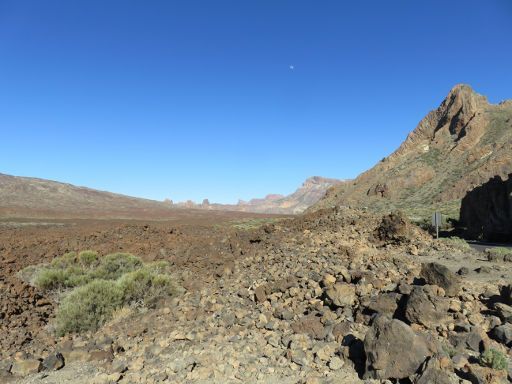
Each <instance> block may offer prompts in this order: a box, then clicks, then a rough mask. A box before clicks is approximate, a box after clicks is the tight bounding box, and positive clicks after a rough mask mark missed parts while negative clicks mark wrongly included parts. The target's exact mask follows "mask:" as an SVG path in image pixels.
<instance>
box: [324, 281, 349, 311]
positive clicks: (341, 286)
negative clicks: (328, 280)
mask: <svg viewBox="0 0 512 384" xmlns="http://www.w3.org/2000/svg"><path fill="white" fill-rule="evenodd" d="M355 300H356V288H355V286H354V285H352V284H345V283H338V284H334V285H331V286H329V287H328V288H327V289H326V290H325V301H326V303H327V304H329V305H333V306H336V307H344V306H347V305H353V304H354V302H355Z"/></svg>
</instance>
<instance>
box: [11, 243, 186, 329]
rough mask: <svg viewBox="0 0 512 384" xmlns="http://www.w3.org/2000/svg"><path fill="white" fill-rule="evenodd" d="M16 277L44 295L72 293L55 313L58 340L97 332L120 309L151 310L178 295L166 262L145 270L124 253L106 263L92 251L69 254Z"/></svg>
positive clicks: (113, 256)
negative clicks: (162, 301) (138, 307)
mask: <svg viewBox="0 0 512 384" xmlns="http://www.w3.org/2000/svg"><path fill="white" fill-rule="evenodd" d="M20 275H21V276H24V277H25V278H26V279H27V280H29V281H32V282H33V283H34V285H36V286H37V287H39V288H41V289H44V290H60V289H66V288H68V289H69V288H72V290H71V291H70V292H68V293H67V294H66V295H65V296H64V298H63V299H62V301H61V304H60V306H59V308H58V311H57V318H56V331H57V333H58V334H59V335H64V334H66V333H70V332H83V331H86V330H93V329H96V328H98V327H99V326H101V325H103V324H104V323H105V322H106V321H108V320H110V319H111V317H112V314H113V313H114V312H115V311H117V310H119V309H120V308H121V307H123V306H127V305H133V304H137V305H143V306H153V305H154V304H156V303H157V301H158V300H159V299H160V298H164V297H169V296H173V295H174V294H175V293H176V292H177V288H176V286H175V284H174V283H173V280H172V278H171V276H170V275H169V264H168V263H167V262H165V261H161V262H155V263H147V264H144V263H143V262H142V260H141V259H140V258H138V257H136V256H134V255H131V254H128V253H114V254H110V255H107V256H104V257H99V256H98V254H97V253H96V252H94V251H84V252H80V253H79V254H76V253H67V254H65V255H63V256H61V257H58V258H55V259H54V260H53V261H52V263H51V264H49V265H43V266H39V267H34V266H32V267H29V268H26V269H24V270H23V271H21V272H20Z"/></svg>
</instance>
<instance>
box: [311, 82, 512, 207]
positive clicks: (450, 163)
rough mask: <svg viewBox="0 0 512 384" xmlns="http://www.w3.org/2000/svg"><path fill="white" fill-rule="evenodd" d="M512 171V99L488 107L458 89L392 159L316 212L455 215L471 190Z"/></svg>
mask: <svg viewBox="0 0 512 384" xmlns="http://www.w3.org/2000/svg"><path fill="white" fill-rule="evenodd" d="M511 170H512V101H511V100H508V101H504V102H502V103H500V104H490V103H489V102H488V101H487V99H486V97H484V96H482V95H479V94H478V93H476V92H474V91H473V89H472V88H471V87H470V86H468V85H457V86H455V87H454V88H453V89H452V90H451V91H450V93H449V94H448V96H447V97H446V99H445V100H444V101H443V102H442V103H441V105H440V106H439V107H438V108H437V109H436V110H434V111H432V112H430V113H429V114H428V115H427V116H426V117H425V118H424V119H423V120H422V121H421V122H420V123H419V124H418V126H417V127H416V129H414V131H412V132H411V133H410V134H409V136H408V137H407V139H406V140H405V141H404V142H403V143H402V145H401V146H400V147H399V148H398V149H397V150H396V151H395V152H394V153H393V154H391V155H390V156H388V157H387V158H385V159H383V160H382V161H381V162H379V163H378V164H377V165H375V166H374V167H373V168H371V169H370V170H368V171H366V172H364V173H363V174H361V175H360V176H359V177H357V178H356V179H355V180H353V181H349V182H345V183H342V184H340V185H337V186H334V187H333V188H331V189H330V190H329V191H328V193H327V194H326V197H325V198H324V199H322V200H321V201H320V202H319V203H318V204H317V205H316V206H315V207H314V209H318V208H322V207H328V206H332V205H354V206H368V207H371V208H373V209H378V210H389V209H392V208H401V209H404V210H406V211H408V212H410V213H411V214H413V215H418V216H425V215H426V214H427V213H431V211H432V209H434V208H435V209H441V210H442V211H443V212H444V213H446V214H448V215H450V216H452V217H457V216H458V211H459V207H460V201H461V199H462V198H463V197H464V195H465V194H466V192H467V191H469V190H471V189H472V188H474V187H475V186H478V185H480V184H482V183H484V182H486V181H487V180H489V179H490V178H492V177H494V176H496V175H499V176H502V177H506V176H507V175H508V173H510V171H511Z"/></svg>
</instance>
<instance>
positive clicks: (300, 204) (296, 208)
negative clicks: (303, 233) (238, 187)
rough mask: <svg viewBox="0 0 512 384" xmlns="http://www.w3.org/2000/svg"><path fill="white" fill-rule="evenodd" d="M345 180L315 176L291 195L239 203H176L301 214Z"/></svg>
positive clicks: (270, 195)
mask: <svg viewBox="0 0 512 384" xmlns="http://www.w3.org/2000/svg"><path fill="white" fill-rule="evenodd" d="M342 182H344V180H338V179H330V178H326V177H321V176H313V177H310V178H308V179H306V181H304V183H303V184H302V185H301V186H300V187H299V188H298V189H297V190H296V191H295V192H293V193H291V194H289V195H286V196H284V195H279V194H268V195H267V196H265V197H264V198H255V199H251V200H249V201H244V200H239V201H238V203H237V204H215V203H213V204H211V203H210V202H209V201H208V199H205V200H203V202H202V203H201V204H196V203H194V202H192V201H187V202H184V203H177V204H174V206H176V207H180V208H181V207H185V208H200V209H208V210H225V211H242V212H255V213H277V214H299V213H302V212H304V211H305V210H306V209H307V208H309V207H310V206H312V205H313V204H315V203H316V202H318V201H319V200H320V199H321V198H322V197H323V196H324V195H325V193H326V191H327V190H328V189H329V188H331V187H332V186H334V185H337V184H339V183H342Z"/></svg>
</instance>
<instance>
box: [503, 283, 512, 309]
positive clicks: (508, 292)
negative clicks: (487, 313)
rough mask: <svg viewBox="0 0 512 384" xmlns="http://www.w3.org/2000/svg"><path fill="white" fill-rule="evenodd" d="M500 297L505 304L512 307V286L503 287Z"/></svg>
mask: <svg viewBox="0 0 512 384" xmlns="http://www.w3.org/2000/svg"><path fill="white" fill-rule="evenodd" d="M500 295H501V299H502V300H503V302H504V303H505V304H507V305H512V284H509V285H504V286H503V287H501V288H500Z"/></svg>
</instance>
